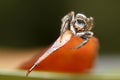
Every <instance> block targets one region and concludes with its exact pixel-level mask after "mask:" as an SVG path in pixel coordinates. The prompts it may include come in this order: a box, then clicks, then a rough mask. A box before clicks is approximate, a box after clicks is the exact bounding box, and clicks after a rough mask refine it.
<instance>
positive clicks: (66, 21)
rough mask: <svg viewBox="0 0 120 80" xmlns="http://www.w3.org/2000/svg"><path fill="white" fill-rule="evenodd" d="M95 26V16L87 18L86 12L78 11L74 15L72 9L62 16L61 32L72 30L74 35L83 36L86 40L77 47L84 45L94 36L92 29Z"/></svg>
mask: <svg viewBox="0 0 120 80" xmlns="http://www.w3.org/2000/svg"><path fill="white" fill-rule="evenodd" d="M92 28H93V18H92V17H90V18H87V17H86V16H85V15H84V14H81V13H78V14H76V15H75V16H74V12H73V11H71V12H70V13H68V14H67V15H66V16H64V17H63V18H62V25H61V34H63V33H64V32H65V31H66V30H70V31H71V32H72V34H73V35H75V36H78V37H81V38H82V39H84V41H83V42H82V43H81V44H80V45H78V46H77V47H76V48H80V47H82V46H84V45H85V44H86V43H87V42H88V41H89V39H90V38H91V37H92V36H93V32H91V31H90V30H91V29H92Z"/></svg>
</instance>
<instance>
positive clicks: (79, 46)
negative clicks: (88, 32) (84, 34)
mask: <svg viewBox="0 0 120 80" xmlns="http://www.w3.org/2000/svg"><path fill="white" fill-rule="evenodd" d="M88 41H89V38H86V39H85V40H84V41H83V42H82V43H81V44H80V45H78V46H77V47H76V48H77V49H78V48H81V47H82V46H84V45H85V44H87V43H88Z"/></svg>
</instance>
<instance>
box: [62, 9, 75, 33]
mask: <svg viewBox="0 0 120 80" xmlns="http://www.w3.org/2000/svg"><path fill="white" fill-rule="evenodd" d="M73 20H74V12H73V11H71V12H70V13H68V14H67V15H65V16H64V17H63V18H62V25H61V29H60V32H61V34H63V33H64V32H65V31H66V30H69V29H70V23H71V21H73Z"/></svg>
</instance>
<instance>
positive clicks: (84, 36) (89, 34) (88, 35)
mask: <svg viewBox="0 0 120 80" xmlns="http://www.w3.org/2000/svg"><path fill="white" fill-rule="evenodd" d="M76 36H79V37H81V38H82V39H84V41H83V42H82V43H81V44H80V45H78V46H77V47H76V48H81V47H82V46H84V45H85V44H87V43H88V41H89V39H90V38H91V37H92V36H93V32H91V31H86V32H80V33H77V34H76Z"/></svg>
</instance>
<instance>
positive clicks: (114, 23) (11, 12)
mask: <svg viewBox="0 0 120 80" xmlns="http://www.w3.org/2000/svg"><path fill="white" fill-rule="evenodd" d="M119 8H120V0H0V46H9V47H39V46H41V45H48V44H50V43H52V42H53V41H55V39H56V38H57V37H58V36H59V32H60V31H59V29H60V26H61V18H62V17H63V16H64V15H66V14H67V13H68V12H70V11H72V10H73V11H75V12H76V13H77V12H80V13H84V14H85V15H87V16H88V17H89V16H92V17H94V19H95V28H94V30H93V31H94V32H95V36H96V37H98V38H99V41H100V45H101V47H100V50H101V51H104V52H105V51H106V52H119V51H120V49H119V45H120V42H119V41H120V37H119V30H120V27H119V25H120V22H119V17H120V15H119V14H120V10H119Z"/></svg>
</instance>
